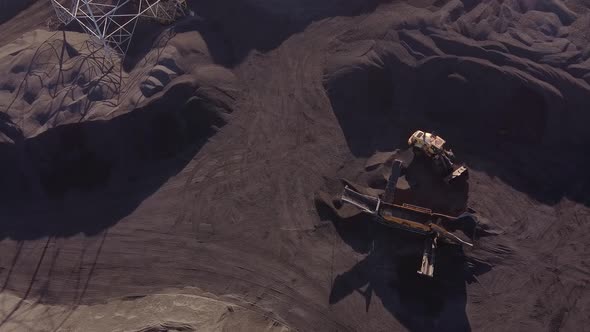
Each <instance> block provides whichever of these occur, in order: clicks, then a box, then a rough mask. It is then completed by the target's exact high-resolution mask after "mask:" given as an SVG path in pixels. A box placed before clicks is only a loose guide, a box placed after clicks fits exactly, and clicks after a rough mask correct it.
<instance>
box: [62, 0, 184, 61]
mask: <svg viewBox="0 0 590 332" xmlns="http://www.w3.org/2000/svg"><path fill="white" fill-rule="evenodd" d="M51 4H52V5H53V8H54V9H55V13H56V15H57V18H58V19H59V20H60V21H61V22H62V23H64V24H69V23H71V22H72V21H76V22H77V23H78V24H79V25H80V26H81V27H82V28H83V29H84V30H85V31H86V32H87V33H88V34H89V35H90V36H92V37H93V38H94V39H95V40H97V41H98V42H99V43H100V44H101V45H102V46H104V47H105V51H107V52H108V51H109V50H111V49H112V50H114V51H115V52H116V53H118V54H120V55H123V56H124V55H125V54H126V53H127V49H128V48H129V43H130V41H131V39H132V38H133V34H134V32H135V27H136V26H137V22H138V20H139V18H140V17H147V18H151V19H154V20H156V21H158V22H160V23H163V24H169V23H172V22H173V21H174V20H175V19H176V18H178V17H179V16H181V15H183V14H184V13H185V10H186V0H51Z"/></svg>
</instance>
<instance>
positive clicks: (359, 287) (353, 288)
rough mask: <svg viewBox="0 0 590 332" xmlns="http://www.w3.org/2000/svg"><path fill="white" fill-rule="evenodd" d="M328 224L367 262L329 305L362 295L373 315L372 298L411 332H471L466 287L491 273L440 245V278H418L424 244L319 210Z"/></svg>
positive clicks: (341, 280)
mask: <svg viewBox="0 0 590 332" xmlns="http://www.w3.org/2000/svg"><path fill="white" fill-rule="evenodd" d="M317 209H318V212H319V214H320V217H321V218H322V219H323V220H332V222H333V224H334V227H335V229H336V231H337V233H338V234H339V235H340V237H341V238H342V239H343V241H345V242H346V243H347V244H348V245H350V246H351V248H352V249H353V250H355V251H356V252H357V253H361V254H366V257H365V258H364V259H363V260H362V261H360V262H358V263H357V264H356V265H354V266H353V267H352V268H351V269H350V270H348V271H344V272H342V273H340V274H339V275H338V276H336V278H335V279H334V280H333V286H332V290H331V292H330V298H329V303H330V304H334V303H338V302H340V301H342V300H344V299H345V298H347V297H349V296H362V297H363V298H364V301H365V310H366V311H367V312H368V311H369V310H370V307H371V302H372V301H373V298H372V297H373V295H375V296H377V297H379V299H380V300H381V302H382V303H383V306H384V307H385V308H386V309H387V310H388V311H389V312H390V313H391V314H392V315H393V316H395V318H396V319H397V320H398V321H399V322H400V323H402V324H403V325H404V326H405V327H406V328H407V329H408V330H410V331H470V330H471V327H470V324H469V320H468V317H467V315H466V312H465V306H466V301H467V295H466V283H470V282H472V281H473V280H474V276H477V275H480V274H483V273H485V272H487V271H489V270H490V269H491V268H490V267H489V266H487V265H482V264H469V263H470V262H469V258H467V257H465V255H464V254H463V252H462V249H460V247H457V246H452V245H441V246H439V248H438V249H437V258H436V259H437V261H436V268H435V277H434V278H432V279H431V278H427V277H423V276H420V275H418V274H417V273H416V271H417V270H418V269H419V266H420V262H421V256H422V249H423V239H422V238H421V237H419V236H416V235H413V234H410V233H402V232H399V231H396V230H393V229H390V228H387V227H385V226H383V225H381V224H379V223H376V222H373V221H372V220H371V219H370V217H367V216H364V215H357V216H354V217H351V218H347V219H339V218H338V217H337V216H335V214H334V213H333V212H332V210H331V209H330V208H329V207H327V206H325V205H322V204H321V203H320V204H318V205H317Z"/></svg>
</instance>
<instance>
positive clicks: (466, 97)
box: [324, 56, 590, 206]
mask: <svg viewBox="0 0 590 332" xmlns="http://www.w3.org/2000/svg"><path fill="white" fill-rule="evenodd" d="M441 61H442V60H441ZM383 62H384V65H378V64H376V63H371V64H367V62H366V61H364V60H363V59H358V63H357V62H354V61H351V63H350V64H348V65H345V66H342V67H339V68H336V69H335V70H333V72H331V73H326V80H325V82H324V86H325V89H326V91H327V92H328V96H329V98H330V101H331V105H332V109H333V112H334V114H335V115H336V118H337V119H338V122H339V123H340V126H341V128H342V131H343V134H344V136H345V139H346V142H347V144H348V147H349V149H350V151H351V153H352V154H353V155H354V156H356V157H361V158H366V157H369V156H371V155H372V154H373V153H375V151H392V150H394V149H396V148H404V147H406V146H407V138H408V137H409V136H410V135H411V134H412V132H413V131H414V130H417V129H422V130H426V131H430V132H436V133H438V134H440V135H441V136H443V137H444V138H445V139H446V140H447V142H448V144H447V145H448V147H450V148H452V149H453V151H454V152H455V155H456V156H457V157H458V158H459V160H460V161H464V162H466V163H467V166H468V167H470V168H471V169H474V170H479V171H483V172H485V173H487V174H488V175H490V176H493V177H499V178H501V179H502V180H503V181H504V182H506V183H508V184H509V185H510V186H512V187H514V188H515V189H516V190H518V191H521V192H524V193H526V194H527V195H529V196H530V197H532V198H533V199H535V200H537V201H539V202H542V203H545V204H556V203H558V202H559V201H560V200H561V199H563V198H568V199H571V200H575V201H577V202H581V203H583V204H586V205H587V206H590V192H588V191H587V190H585V189H584V188H586V187H587V186H588V185H590V174H589V173H588V172H586V171H585V170H584V168H583V167H580V166H579V165H586V164H588V162H590V159H589V158H590V157H589V156H588V154H586V153H583V152H582V151H585V150H587V146H585V145H583V144H582V143H577V142H576V141H575V139H574V141H568V140H563V139H562V140H558V139H557V137H562V138H563V137H568V136H570V135H569V133H565V132H564V131H566V129H565V127H564V126H563V125H560V123H561V122H560V121H562V120H560V119H563V115H560V114H562V113H560V112H562V111H563V110H562V109H558V108H560V107H562V108H563V107H566V106H565V105H559V104H556V103H557V102H556V101H555V100H554V99H552V100H553V104H552V105H553V106H550V104H549V103H548V102H547V100H546V99H547V98H548V97H546V96H545V95H544V94H543V92H542V91H539V90H538V88H533V87H531V86H529V85H527V84H525V83H523V82H521V81H518V80H515V79H511V78H508V77H507V76H506V77H505V76H502V73H501V72H496V71H484V72H482V73H478V74H477V75H476V74H474V73H473V72H471V71H470V70H473V68H471V67H469V66H466V67H465V68H462V67H459V65H456V64H454V63H449V64H448V65H445V64H444V63H439V64H438V65H440V66H439V67H437V66H435V65H434V64H430V65H429V66H428V67H426V68H420V67H419V68H416V69H411V68H409V67H405V66H404V65H402V64H400V62H399V60H397V59H396V58H395V57H393V56H392V58H391V59H387V57H383ZM476 69H477V68H476ZM457 72H459V73H457ZM475 76H477V79H473V80H470V79H469V77H475ZM401 82H403V85H404V86H403V88H400V84H402V83H401ZM498 86H501V87H502V88H501V89H500V88H498ZM551 107H553V108H551ZM583 141H584V140H582V139H580V142H583Z"/></svg>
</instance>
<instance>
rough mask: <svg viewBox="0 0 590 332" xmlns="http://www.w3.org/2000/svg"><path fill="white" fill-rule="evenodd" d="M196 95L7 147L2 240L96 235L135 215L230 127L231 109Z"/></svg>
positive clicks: (2, 170)
mask: <svg viewBox="0 0 590 332" xmlns="http://www.w3.org/2000/svg"><path fill="white" fill-rule="evenodd" d="M194 92H195V87H194V86H192V85H190V84H178V85H176V86H173V87H171V88H170V89H169V90H168V91H167V92H166V93H165V94H164V96H162V98H159V99H157V100H155V101H153V102H152V103H150V104H148V105H147V106H145V107H143V108H140V109H135V110H133V111H132V112H130V113H127V114H125V115H121V116H118V117H116V118H113V119H110V120H105V121H90V122H81V123H76V124H68V125H63V126H59V127H56V128H53V129H51V130H48V131H46V132H44V133H42V134H40V135H38V136H35V137H32V138H29V139H26V140H23V141H22V142H19V143H17V144H0V156H2V162H1V163H0V177H1V178H2V183H3V188H2V191H0V211H2V212H1V214H0V215H1V218H2V223H1V224H0V239H3V238H6V237H9V238H12V239H15V240H31V239H37V238H41V237H45V236H50V237H68V236H72V235H75V234H77V233H84V234H87V235H94V234H97V233H99V232H101V231H102V230H104V229H106V228H108V227H110V226H112V225H114V224H115V223H117V222H118V221H120V220H121V219H122V218H123V217H125V216H127V215H128V214H129V213H131V212H132V211H133V210H134V209H135V208H136V207H137V206H138V205H139V204H140V203H141V202H142V201H143V200H144V199H145V198H147V197H148V196H150V195H151V194H153V193H154V192H155V191H157V190H158V189H159V188H160V187H161V186H162V185H163V184H164V183H165V182H166V181H167V180H168V179H169V178H170V177H171V176H173V175H175V174H177V173H178V172H179V171H180V170H182V169H183V168H184V167H185V166H186V164H187V163H188V162H190V160H191V159H192V157H193V156H194V155H195V154H196V153H197V152H198V151H199V149H200V148H201V147H202V146H203V144H204V143H205V142H206V141H207V140H208V138H210V137H211V136H212V135H214V134H215V133H216V131H217V129H218V128H220V127H222V126H223V125H224V124H225V123H226V121H227V120H226V113H229V112H230V111H231V109H230V106H229V105H224V103H219V102H218V103H212V102H211V101H210V100H208V99H207V98H203V97H202V96H199V97H193V95H194Z"/></svg>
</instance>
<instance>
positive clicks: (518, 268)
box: [0, 0, 590, 331]
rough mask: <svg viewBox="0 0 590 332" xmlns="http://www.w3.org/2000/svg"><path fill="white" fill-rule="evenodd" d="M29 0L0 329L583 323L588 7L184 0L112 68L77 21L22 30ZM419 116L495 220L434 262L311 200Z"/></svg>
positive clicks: (388, 145) (18, 21)
mask: <svg viewBox="0 0 590 332" xmlns="http://www.w3.org/2000/svg"><path fill="white" fill-rule="evenodd" d="M42 2H43V1H38V2H35V3H34V4H32V5H31V6H30V7H28V8H27V9H24V10H23V11H21V12H20V13H18V14H17V13H16V11H15V12H14V15H18V16H15V17H14V18H13V19H12V20H8V21H6V22H4V23H3V24H2V26H1V27H2V29H0V30H1V31H2V32H1V33H0V39H1V40H2V45H3V47H2V48H0V56H1V58H0V66H2V72H5V73H6V75H3V77H2V78H0V89H1V90H0V107H2V109H0V111H1V113H0V115H1V118H0V132H1V135H0V137H1V139H2V142H3V143H2V144H0V156H1V157H0V158H1V159H0V160H1V161H2V164H1V165H0V170H1V171H2V173H1V174H0V177H1V179H2V184H3V185H2V189H1V192H0V193H1V194H0V197H1V198H2V204H1V205H0V211H1V212H0V218H1V223H2V224H0V237H1V238H2V240H1V242H0V252H2V254H1V255H0V278H1V279H0V282H1V284H2V294H0V296H1V297H0V299H2V301H3V303H4V304H3V305H2V306H0V308H1V309H2V312H1V315H0V319H1V321H0V330H2V331H4V330H6V331H12V330H16V331H19V330H23V331H25V330H26V331H30V330H38V331H54V330H60V329H62V330H69V329H73V330H87V328H86V325H84V324H87V321H86V318H85V317H91V316H93V315H94V317H95V318H96V317H98V316H101V315H104V317H109V316H108V315H111V316H116V315H115V314H113V312H116V310H118V309H113V308H122V309H120V310H122V311H124V312H123V313H122V314H123V315H127V318H129V317H131V316H137V317H148V316H149V317H151V318H150V320H148V319H146V320H145V321H143V320H134V319H135V318H129V320H130V322H129V325H124V324H123V325H117V324H120V322H119V320H118V319H115V318H112V319H111V320H112V324H113V325H108V322H107V323H104V324H106V325H104V329H103V330H115V329H131V330H138V331H163V330H167V329H168V330H172V331H174V330H175V329H176V330H178V331H190V330H215V329H217V330H219V329H223V328H226V329H229V330H234V328H235V325H231V324H234V323H235V321H238V322H240V323H239V324H240V327H241V328H243V329H244V330H264V329H268V330H281V329H294V330H302V331H346V330H350V331H357V330H365V331H386V330H394V331H398V330H411V331H423V330H439V331H440V330H444V331H447V330H448V331H450V330H453V331H457V330H464V331H466V330H487V331H497V330H507V331H511V330H527V331H529V330H549V331H557V330H564V331H578V330H584V329H585V328H587V326H588V323H590V321H589V319H588V312H590V293H589V292H590V291H589V288H588V282H589V281H590V259H589V258H588V256H587V252H588V246H589V244H590V235H588V232H589V231H590V209H589V208H588V206H590V196H589V192H588V186H589V185H590V177H589V175H588V174H587V172H586V171H585V169H584V165H588V161H590V160H588V158H589V156H588V154H587V153H586V152H587V151H588V150H589V146H590V138H589V137H590V136H588V135H586V134H585V133H586V127H587V123H588V120H589V118H590V113H588V112H589V111H590V76H589V75H590V48H589V46H588V45H589V43H588V42H589V41H590V40H588V38H589V36H590V35H589V34H588V29H590V9H589V8H588V5H587V4H585V2H583V1H579V2H577V1H566V2H561V1H556V0H554V1H549V0H547V1H516V0H514V1H503V2H499V1H486V2H483V3H479V2H476V1H463V2H461V1H449V2H445V1H436V2H433V1H427V0H425V1H407V2H404V1H396V2H388V1H360V0H358V1H354V0H346V1H330V0H326V1H306V0H292V1H283V2H281V4H280V5H279V4H278V3H277V2H276V1H248V0H239V1H238V0H233V1H192V2H190V5H191V7H192V8H193V9H194V11H195V12H196V13H197V14H198V15H199V16H200V17H195V18H187V19H184V20H182V21H181V22H178V23H177V24H176V25H175V26H174V27H173V28H172V29H171V30H170V29H165V28H163V27H159V26H157V25H154V24H150V23H146V24H145V25H144V26H143V28H142V29H144V30H142V31H143V34H142V36H143V37H144V38H141V41H140V42H138V43H137V44H135V46H134V49H133V50H132V52H131V53H130V57H129V59H128V60H127V62H125V63H123V64H120V63H118V62H115V63H114V65H113V67H111V66H110V65H108V66H107V69H108V75H102V74H101V73H102V72H98V71H93V69H92V68H93V66H97V61H98V63H99V64H101V63H102V62H99V60H100V58H96V57H93V56H90V55H91V54H95V53H92V49H91V46H88V45H89V44H88V43H86V40H85V37H84V35H81V34H78V33H76V32H67V33H65V34H63V33H61V32H56V31H44V30H35V29H38V28H39V22H40V19H38V18H35V17H38V16H42V15H45V14H43V13H44V12H43V11H41V10H40V9H39V8H41V7H42V6H41V5H40V3H42ZM45 13H46V14H47V15H50V11H47V12H45ZM33 14H34V15H36V16H33ZM29 15H30V16H29ZM27 17H30V20H28V19H27ZM64 36H65V39H64ZM39 50H41V51H39ZM120 68H122V70H121V71H118V69H120ZM117 73H120V74H117ZM417 128H422V129H426V130H436V131H437V132H439V133H440V134H441V135H443V136H444V137H445V138H447V140H448V141H449V142H450V143H451V144H452V145H453V150H454V152H455V154H456V155H457V156H459V157H460V158H462V159H463V160H464V161H465V162H466V164H467V165H468V166H469V167H470V180H469V193H468V197H467V198H466V204H467V205H468V206H470V207H472V208H473V209H475V210H476V211H477V212H478V213H479V214H480V215H481V216H482V217H484V218H486V219H487V220H489V221H490V222H492V223H494V225H495V226H496V227H497V228H499V229H501V230H502V231H503V234H502V235H500V236H496V237H489V238H483V239H481V240H480V242H479V244H478V246H477V247H476V248H474V249H472V250H466V252H465V255H466V256H467V257H470V258H469V259H465V257H464V256H463V255H462V254H461V253H457V252H447V254H448V255H445V256H442V257H441V259H440V263H439V266H437V269H438V270H437V271H440V272H439V276H438V277H437V278H435V280H434V281H426V280H422V279H418V278H416V275H415V270H416V266H414V265H415V263H416V257H415V253H413V252H412V251H411V250H408V246H417V247H420V246H421V242H416V241H414V240H415V239H413V238H411V237H408V236H406V235H400V234H398V233H396V232H392V231H390V230H387V229H383V228H381V226H379V225H377V224H374V223H372V222H370V220H369V219H366V218H362V217H361V218H357V219H353V220H349V221H350V222H348V223H343V222H342V221H338V220H336V219H335V218H334V217H333V216H332V215H330V214H329V213H325V211H323V210H322V209H321V207H319V206H318V205H317V204H316V202H315V195H316V193H317V192H318V191H320V190H321V189H323V188H324V187H325V186H326V185H327V179H328V178H334V177H343V178H354V177H357V176H359V174H360V173H361V172H363V169H364V165H365V161H366V158H368V157H370V156H371V155H373V153H374V152H376V151H392V150H394V149H395V148H398V147H403V145H404V141H405V139H407V137H408V135H409V134H410V133H411V132H412V131H413V130H415V129H417ZM445 257H446V258H445ZM195 289H198V290H199V291H198V292H197V291H196V290H195ZM163 294H164V295H163ZM174 294H176V295H174ZM195 294H196V295H195ZM174 296H176V297H177V298H176V299H175V300H170V299H169V297H174ZM194 296H198V298H197V299H195V297H194ZM121 299H124V300H121ZM189 299H190V300H189ZM207 299H210V300H207ZM185 300H186V301H185ZM170 301H172V302H174V301H177V302H178V301H180V302H183V301H184V302H183V303H189V302H190V301H194V303H193V302H191V303H193V304H190V303H189V304H188V306H189V307H190V308H191V309H190V310H192V311H190V310H189V309H186V308H184V307H183V308H184V309H183V310H185V309H186V311H182V312H183V313H185V314H186V316H185V317H183V316H182V314H179V313H175V312H172V313H171V312H170V311H169V308H168V307H169V306H170V305H171V304H170V303H171V302H170ZM208 301H209V302H208ZM154 303H158V306H161V308H160V309H154V307H153V304H154ZM191 305H192V307H191ZM195 306H197V307H199V308H208V309H202V310H201V309H198V308H197V309H195V308H194V307H195ZM222 307H225V308H226V309H223V308H222ZM230 308H234V309H235V310H234V309H231V310H230ZM236 308H240V309H239V310H238V309H236ZM154 310H155V311H154ZM232 310H234V311H233V312H232ZM135 312H136V313H135ZM153 312H158V314H152V313H153ZM195 315H197V316H199V317H205V316H206V317H210V319H205V318H202V319H194V316H195ZM232 315H234V316H236V317H234V318H232ZM31 317H32V318H31ZM219 317H223V319H222V318H219ZM232 319H234V321H232ZM213 320H215V321H216V323H211V321H213ZM37 322H38V324H37ZM101 324H103V323H101ZM121 324H122V323H121ZM166 324H168V325H166ZM224 324H229V325H224ZM249 324H250V325H249ZM101 326H102V325H101Z"/></svg>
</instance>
